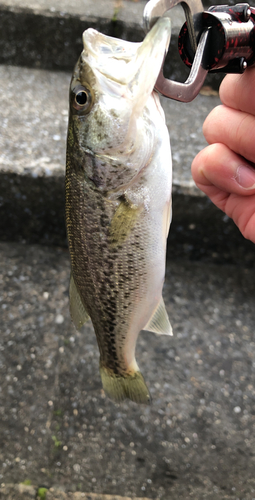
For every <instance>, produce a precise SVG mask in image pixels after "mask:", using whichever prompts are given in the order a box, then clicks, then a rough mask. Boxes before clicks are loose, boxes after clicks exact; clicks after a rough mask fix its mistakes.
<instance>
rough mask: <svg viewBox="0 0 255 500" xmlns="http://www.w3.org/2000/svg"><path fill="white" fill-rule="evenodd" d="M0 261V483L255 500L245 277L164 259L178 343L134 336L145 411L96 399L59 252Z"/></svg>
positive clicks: (253, 382)
mask: <svg viewBox="0 0 255 500" xmlns="http://www.w3.org/2000/svg"><path fill="white" fill-rule="evenodd" d="M0 261H1V265H0V267H1V277H0V279H1V281H0V283H1V291H0V300H1V302H0V311H1V325H2V326H1V330H2V336H1V344H0V382H1V392H0V418H1V427H0V464H1V468H0V474H1V476H0V483H1V482H2V483H6V484H7V483H16V484H17V483H20V482H24V481H25V480H29V481H31V484H36V485H37V486H44V487H47V488H49V487H56V488H60V489H63V490H65V491H69V492H70V493H72V492H73V493H74V492H75V491H83V492H86V491H88V492H93V493H98V494H102V493H104V494H112V495H117V494H118V495H122V496H129V497H134V496H138V497H140V496H146V497H148V498H151V499H164V500H166V499H169V498H171V500H179V499H180V498H183V499H184V498H185V499H186V498H196V499H198V500H200V499H203V498H206V499H215V500H216V499H217V500H221V499H225V498H231V499H232V498H233V499H235V500H238V499H239V500H240V499H241V500H252V499H253V498H255V477H254V467H255V452H254V450H255V441H254V436H255V433H254V430H255V341H254V326H255V311H254V293H255V284H254V273H253V272H252V271H251V269H249V268H246V267H245V265H242V264H241V263H240V265H239V266H220V265H213V264H204V265H203V264H201V263H195V262H190V261H184V260H173V261H169V262H168V267H167V275H166V282H165V288H164V297H165V302H166V307H167V310H168V312H169V316H170V318H171V322H172V325H173V330H174V337H173V338H169V337H162V336H160V337H157V336H155V335H153V334H151V333H146V332H144V333H142V334H141V335H140V337H139V342H138V346H137V359H138V362H139V365H140V368H141V371H142V373H143V374H144V377H145V379H146V381H147V383H148V386H149V388H150V391H151V394H152V398H153V402H152V405H151V406H149V407H143V406H137V405H135V404H133V403H131V402H126V403H124V404H122V405H115V404H114V403H112V402H111V401H110V400H109V399H107V398H105V396H104V393H103V391H102V388H101V382H100V376H99V371H98V349H97V346H96V339H95V336H94V333H93V330H92V326H91V325H90V324H88V326H86V327H85V328H84V330H83V331H81V332H80V333H78V332H76V331H75V329H74V327H73V325H72V324H71V321H70V317H69V311H68V280H69V258H68V253H67V251H66V250H63V249H61V248H47V247H40V246H28V245H21V244H20V245H19V244H11V245H10V244H7V243H1V244H0ZM0 498H1V497H0ZM73 498H75V497H73Z"/></svg>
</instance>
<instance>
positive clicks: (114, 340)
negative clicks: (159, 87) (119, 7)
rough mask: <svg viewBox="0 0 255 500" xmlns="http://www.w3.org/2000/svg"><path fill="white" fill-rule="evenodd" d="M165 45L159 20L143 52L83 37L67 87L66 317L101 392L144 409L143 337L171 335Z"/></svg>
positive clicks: (164, 23)
mask: <svg viewBox="0 0 255 500" xmlns="http://www.w3.org/2000/svg"><path fill="white" fill-rule="evenodd" d="M169 39H170V21H169V19H163V18H162V19H159V20H158V21H157V23H156V24H155V25H154V27H153V28H152V30H151V31H150V32H149V33H148V35H147V36H146V37H145V39H144V41H143V42H142V43H131V42H127V41H123V40H118V39H115V38H112V37H108V36H105V35H103V34H101V33H99V32H97V31H95V30H94V29H88V30H86V31H85V32H84V33H83V45H84V49H83V52H82V54H81V56H80V58H79V60H78V62H77V64H76V66H75V69H74V73H73V76H72V80H71V85H70V114H69V128H68V138H67V164H66V225H67V234H68V242H69V249H70V255H71V280H70V311H71V317H72V319H73V322H74V324H75V326H76V328H78V329H79V328H81V326H82V325H83V324H84V323H85V322H86V321H87V320H88V319H89V318H91V320H92V323H93V326H94V330H95V334H96V338H97V342H98V347H99V352H100V373H101V378H102V384H103V388H104V390H105V393H106V394H107V395H108V396H109V397H110V398H112V399H113V400H115V401H117V402H120V401H122V400H124V399H126V398H129V399H131V400H133V401H135V402H136V403H148V402H149V401H150V394H149V391H148V388H147V386H146V384H145V381H144V378H143V376H142V374H141V372H140V371H139V368H138V365H137V362H136V359H135V347H136V341H137V337H138V334H139V332H140V330H143V329H146V330H150V331H153V332H156V333H163V334H170V335H171V326H170V323H169V319H168V316H167V313H166V309H165V306H164V302H163V299H162V287H163V282H164V276H165V254H166V240H167V235H168V231H169V225H170V219H171V184H172V179H171V175H172V174H171V150H170V142H169V134H168V130H167V127H166V124H165V118H164V113H163V110H162V108H161V105H160V101H159V98H158V95H157V94H156V93H155V92H154V91H153V88H154V85H155V82H156V79H157V77H158V74H159V71H160V68H161V66H162V63H163V59H164V55H165V52H166V50H167V48H168V44H169Z"/></svg>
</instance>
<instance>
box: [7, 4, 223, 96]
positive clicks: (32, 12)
mask: <svg viewBox="0 0 255 500" xmlns="http://www.w3.org/2000/svg"><path fill="white" fill-rule="evenodd" d="M209 3H213V2H209ZM144 6H145V2H144V1H138V2H135V1H132V0H103V1H102V0H97V1H93V0H77V1H75V2H68V1H67V0H63V2H61V1H60V0H39V1H38V2H35V1H34V0H24V1H23V0H13V1H12V0H3V1H2V2H0V63H1V64H14V65H22V66H24V65H25V66H32V67H40V68H47V69H57V70H60V69H61V70H68V71H71V70H72V68H73V65H74V61H76V59H77V58H78V55H79V53H80V52H81V47H82V45H81V34H82V32H83V31H84V30H85V29H87V28H89V27H93V28H95V29H98V30H99V31H101V32H103V33H105V34H107V35H111V36H115V37H118V38H123V39H126V40H130V41H141V40H142V39H143V38H144V30H143V26H142V16H143V9H144ZM170 17H171V21H172V35H171V47H170V52H169V57H167V59H166V62H165V70H166V72H167V75H168V76H169V75H170V76H171V77H172V78H174V79H177V80H180V81H184V80H185V79H186V77H187V75H188V73H189V70H188V69H187V68H186V66H185V65H184V64H183V62H182V61H181V59H180V56H179V52H178V35H179V32H180V29H181V27H182V25H183V22H184V20H185V17H184V15H183V9H182V8H181V7H180V6H177V7H176V8H174V9H172V10H171V12H170ZM221 79H222V75H219V74H211V75H208V77H207V81H208V82H211V84H212V85H213V86H215V87H217V86H218V85H219V82H220V81H221Z"/></svg>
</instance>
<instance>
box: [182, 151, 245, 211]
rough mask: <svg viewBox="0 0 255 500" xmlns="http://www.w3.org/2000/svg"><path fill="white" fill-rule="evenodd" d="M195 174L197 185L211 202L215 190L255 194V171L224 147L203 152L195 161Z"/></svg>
mask: <svg viewBox="0 0 255 500" xmlns="http://www.w3.org/2000/svg"><path fill="white" fill-rule="evenodd" d="M191 172H192V175H193V179H194V181H195V183H196V184H197V186H198V187H199V188H200V189H201V190H202V191H204V192H205V193H206V194H207V195H208V196H209V197H210V198H211V199H212V197H213V196H214V191H215V188H217V190H220V191H221V192H224V193H227V194H229V193H235V194H238V195H241V196H245V197H246V196H250V195H253V194H255V169H254V168H253V167H252V166H250V165H249V164H248V163H247V162H245V161H244V160H243V158H241V157H240V156H239V155H237V154H235V153H234V152H233V151H231V150H230V149H229V148H228V147H227V146H225V145H224V144H212V145H210V146H208V147H207V148H205V149H203V150H202V151H201V152H200V153H199V154H198V155H197V156H196V157H195V159H194V160H193V163H192V166H191ZM217 190H216V191H215V193H217V192H218V191H217ZM212 201H213V200H212ZM214 203H215V201H214Z"/></svg>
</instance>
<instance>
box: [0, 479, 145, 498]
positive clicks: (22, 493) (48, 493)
mask: <svg viewBox="0 0 255 500" xmlns="http://www.w3.org/2000/svg"><path fill="white" fill-rule="evenodd" d="M42 495H43V497H42ZM0 498H1V500H42V498H43V500H131V498H130V497H123V496H119V495H101V494H96V493H85V492H78V491H76V492H71V493H70V492H65V491H63V490H59V489H56V488H49V489H46V488H43V489H41V488H37V487H35V486H28V485H25V484H22V483H20V484H17V485H16V484H3V483H2V485H1V486H0ZM132 500H149V499H148V498H145V497H142V498H141V497H139V498H134V497H133V498H132Z"/></svg>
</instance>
